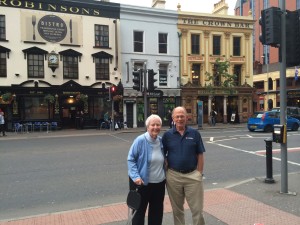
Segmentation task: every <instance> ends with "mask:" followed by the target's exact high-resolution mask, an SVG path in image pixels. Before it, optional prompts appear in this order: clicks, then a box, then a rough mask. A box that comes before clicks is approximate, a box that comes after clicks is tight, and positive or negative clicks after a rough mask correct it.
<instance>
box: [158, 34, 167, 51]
mask: <svg viewBox="0 0 300 225" xmlns="http://www.w3.org/2000/svg"><path fill="white" fill-rule="evenodd" d="M158 52H159V53H167V52H168V34H166V33H159V34H158Z"/></svg>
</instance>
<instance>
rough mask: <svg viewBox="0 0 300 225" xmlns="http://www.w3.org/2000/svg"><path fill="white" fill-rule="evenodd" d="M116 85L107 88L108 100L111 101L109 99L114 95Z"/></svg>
mask: <svg viewBox="0 0 300 225" xmlns="http://www.w3.org/2000/svg"><path fill="white" fill-rule="evenodd" d="M116 92H117V87H116V86H115V85H112V86H111V87H110V88H109V89H108V101H111V99H112V98H113V97H114V96H115V95H116Z"/></svg>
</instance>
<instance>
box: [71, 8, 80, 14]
mask: <svg viewBox="0 0 300 225" xmlns="http://www.w3.org/2000/svg"><path fill="white" fill-rule="evenodd" d="M70 11H71V12H72V13H78V12H79V9H78V8H77V7H71V8H70Z"/></svg>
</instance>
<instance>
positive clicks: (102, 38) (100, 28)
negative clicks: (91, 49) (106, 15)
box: [94, 24, 109, 48]
mask: <svg viewBox="0 0 300 225" xmlns="http://www.w3.org/2000/svg"><path fill="white" fill-rule="evenodd" d="M94 33H95V36H94V38H95V47H99V48H109V26H108V25H102V24H95V25H94Z"/></svg>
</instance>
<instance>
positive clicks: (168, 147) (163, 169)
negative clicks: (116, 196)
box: [127, 107, 205, 225]
mask: <svg viewBox="0 0 300 225" xmlns="http://www.w3.org/2000/svg"><path fill="white" fill-rule="evenodd" d="M172 119H173V121H174V124H175V125H174V127H173V128H171V129H169V130H168V131H166V133H165V134H164V135H163V137H162V138H161V137H160V136H158V135H159V133H160V130H161V126H162V120H161V118H160V117H159V116H158V115H151V116H149V117H148V118H147V120H146V122H145V124H146V127H147V132H146V133H144V134H142V135H140V136H138V137H137V138H136V139H135V140H134V141H133V144H132V146H131V148H130V150H129V153H128V158H127V162H128V175H129V183H130V189H131V190H136V188H137V187H138V186H139V188H138V192H139V193H140V195H141V206H140V208H139V209H138V210H137V213H136V214H135V217H134V218H133V221H132V224H133V225H144V223H145V212H146V209H147V207H149V209H148V225H161V224H162V220H163V201H164V196H165V184H166V187H167V190H168V194H169V198H170V202H171V205H172V209H173V218H174V225H184V224H185V217H184V207H183V205H184V200H185V199H186V200H187V203H188V205H189V207H190V210H191V212H192V218H193V225H204V224H205V222H204V218H203V192H204V191H203V182H202V175H203V166H204V158H203V153H204V152H205V148H204V145H203V142H202V138H201V135H200V133H199V132H198V131H197V130H195V129H193V128H191V127H188V126H186V122H187V112H186V109H185V108H184V107H176V108H175V109H174V110H173V112H172Z"/></svg>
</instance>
